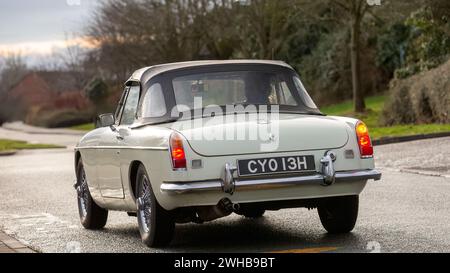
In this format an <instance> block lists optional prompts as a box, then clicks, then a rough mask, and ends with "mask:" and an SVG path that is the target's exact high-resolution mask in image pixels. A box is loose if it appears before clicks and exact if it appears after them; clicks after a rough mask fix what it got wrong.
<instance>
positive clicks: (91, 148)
mask: <svg viewBox="0 0 450 273" xmlns="http://www.w3.org/2000/svg"><path fill="white" fill-rule="evenodd" d="M114 149H120V150H150V151H168V150H169V148H168V147H140V146H86V147H76V148H75V151H79V150H114Z"/></svg>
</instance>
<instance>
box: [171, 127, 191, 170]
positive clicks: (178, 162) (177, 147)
mask: <svg viewBox="0 0 450 273" xmlns="http://www.w3.org/2000/svg"><path fill="white" fill-rule="evenodd" d="M170 156H171V158H172V167H173V169H174V170H185V169H186V168H187V166H186V153H185V151H184V147H183V138H182V136H181V135H180V134H178V133H173V134H172V135H171V136H170Z"/></svg>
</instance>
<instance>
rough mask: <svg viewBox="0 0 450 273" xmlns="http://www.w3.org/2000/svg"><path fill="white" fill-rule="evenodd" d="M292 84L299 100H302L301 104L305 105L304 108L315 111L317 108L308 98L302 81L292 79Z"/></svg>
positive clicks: (296, 78)
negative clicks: (298, 95)
mask: <svg viewBox="0 0 450 273" xmlns="http://www.w3.org/2000/svg"><path fill="white" fill-rule="evenodd" d="M294 84H295V87H296V88H297V91H298V92H299V94H300V98H301V99H302V101H303V103H304V104H305V105H306V107H309V108H313V109H316V108H317V106H316V104H315V103H314V101H313V100H312V98H311V97H310V96H309V94H308V92H307V91H306V88H305V87H304V86H303V83H302V81H301V80H300V78H299V77H294Z"/></svg>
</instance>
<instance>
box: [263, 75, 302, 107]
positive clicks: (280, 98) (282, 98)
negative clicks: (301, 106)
mask: <svg viewBox="0 0 450 273" xmlns="http://www.w3.org/2000/svg"><path fill="white" fill-rule="evenodd" d="M270 88H271V92H270V95H269V102H270V104H279V105H289V106H297V105H298V104H297V102H296V101H295V99H294V97H293V96H292V93H291V90H289V87H288V85H287V83H286V81H282V80H279V79H276V80H275V79H272V81H271V84H270Z"/></svg>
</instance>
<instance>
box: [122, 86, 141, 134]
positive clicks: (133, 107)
mask: <svg viewBox="0 0 450 273" xmlns="http://www.w3.org/2000/svg"><path fill="white" fill-rule="evenodd" d="M139 95H140V87H139V86H133V87H130V90H129V91H128V96H127V100H126V102H125V105H124V107H123V113H122V120H121V122H120V125H131V124H133V123H134V120H135V119H136V111H137V107H138V103H139Z"/></svg>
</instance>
